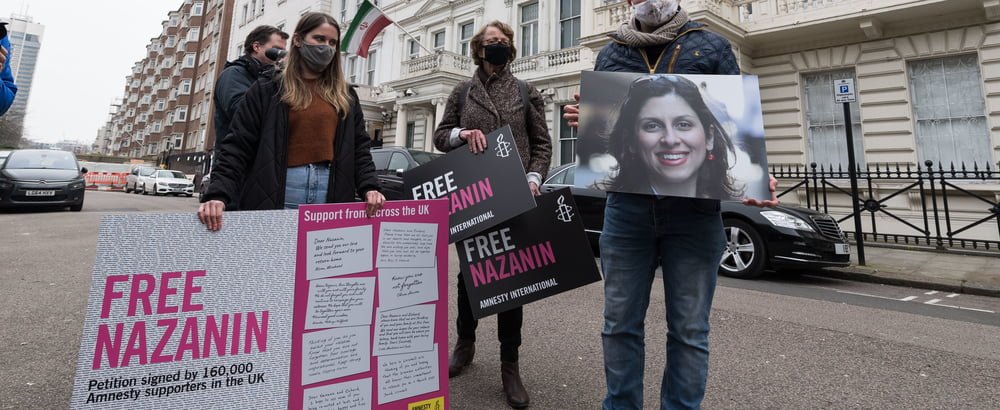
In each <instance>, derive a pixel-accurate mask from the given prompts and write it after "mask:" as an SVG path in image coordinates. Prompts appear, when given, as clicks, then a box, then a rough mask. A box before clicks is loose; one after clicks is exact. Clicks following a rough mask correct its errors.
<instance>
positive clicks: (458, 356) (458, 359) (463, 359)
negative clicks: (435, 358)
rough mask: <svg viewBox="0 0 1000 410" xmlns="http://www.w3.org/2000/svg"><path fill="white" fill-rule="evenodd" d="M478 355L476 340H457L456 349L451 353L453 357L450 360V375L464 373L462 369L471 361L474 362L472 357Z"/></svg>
mask: <svg viewBox="0 0 1000 410" xmlns="http://www.w3.org/2000/svg"><path fill="white" fill-rule="evenodd" d="M475 356H476V342H474V341H472V340H466V339H458V342H455V350H454V351H452V353H451V359H450V360H448V377H449V378H451V377H455V376H458V375H459V374H462V370H463V369H465V366H468V365H469V363H472V358H473V357H475Z"/></svg>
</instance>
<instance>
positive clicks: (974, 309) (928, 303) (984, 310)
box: [814, 286, 996, 313]
mask: <svg viewBox="0 0 1000 410" xmlns="http://www.w3.org/2000/svg"><path fill="white" fill-rule="evenodd" d="M814 287H815V288H817V289H825V290H832V291H834V292H837V293H842V294H846V295H856V296H866V297H870V298H876V299H885V300H894V301H897V302H909V301H911V300H914V299H916V298H917V297H916V296H907V297H905V298H902V299H897V298H890V297H886V296H879V295H872V294H870V293H861V292H850V291H846V290H839V289H834V288H828V287H825V286H814ZM931 292H932V293H938V292H937V291H931ZM939 302H941V299H931V300H928V301H926V302H924V304H925V305H931V306H938V307H946V308H951V309H960V310H971V311H974V312H982V313H996V312H995V311H992V310H986V309H976V308H969V307H963V306H954V305H942V304H939Z"/></svg>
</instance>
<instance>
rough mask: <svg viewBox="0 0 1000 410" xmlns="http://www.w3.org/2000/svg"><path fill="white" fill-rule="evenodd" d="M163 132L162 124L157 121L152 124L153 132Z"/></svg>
mask: <svg viewBox="0 0 1000 410" xmlns="http://www.w3.org/2000/svg"><path fill="white" fill-rule="evenodd" d="M161 130H163V124H162V123H160V122H159V121H157V122H154V123H153V132H160V131H161Z"/></svg>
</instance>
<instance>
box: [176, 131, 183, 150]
mask: <svg viewBox="0 0 1000 410" xmlns="http://www.w3.org/2000/svg"><path fill="white" fill-rule="evenodd" d="M173 137H174V149H180V148H181V143H183V142H184V134H174V135H173Z"/></svg>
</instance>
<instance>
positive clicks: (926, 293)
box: [924, 290, 938, 295]
mask: <svg viewBox="0 0 1000 410" xmlns="http://www.w3.org/2000/svg"><path fill="white" fill-rule="evenodd" d="M935 293H938V292H937V291H936V290H932V291H930V292H924V294H925V295H933V294H935Z"/></svg>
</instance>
